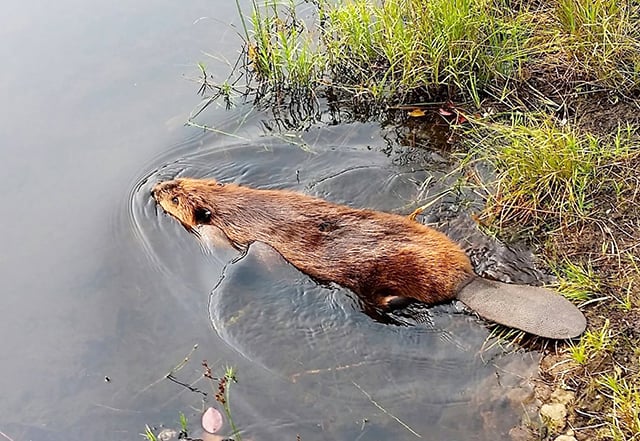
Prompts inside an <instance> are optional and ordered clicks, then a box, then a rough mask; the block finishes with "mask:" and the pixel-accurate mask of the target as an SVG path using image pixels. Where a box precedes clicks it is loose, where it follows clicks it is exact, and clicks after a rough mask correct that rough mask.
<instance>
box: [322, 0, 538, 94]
mask: <svg viewBox="0 0 640 441" xmlns="http://www.w3.org/2000/svg"><path fill="white" fill-rule="evenodd" d="M511 6H512V5H511V4H510V2H508V1H506V0H505V1H502V0H432V1H429V2H424V1H422V0H388V1H385V2H374V1H366V0H358V1H351V2H346V3H345V4H344V5H343V6H336V7H333V8H327V11H326V16H327V21H328V24H327V25H326V26H325V28H324V29H325V33H324V43H325V45H326V46H327V49H328V52H329V53H330V54H331V56H332V58H333V59H334V60H348V63H347V65H346V66H347V68H346V69H345V68H344V65H343V64H341V66H342V67H343V68H342V69H338V70H337V71H336V73H339V75H334V77H335V78H336V81H340V79H341V78H347V79H351V80H352V83H355V84H362V85H367V84H368V83H370V82H371V81H375V82H378V83H384V84H385V87H380V86H378V87H377V88H376V89H375V90H380V91H385V92H388V91H394V90H412V89H416V88H421V87H427V88H434V87H445V88H447V89H448V92H449V93H450V94H454V93H458V94H462V95H463V96H465V97H470V98H473V99H474V100H475V101H476V103H477V104H479V96H480V94H481V92H482V89H483V88H484V87H485V86H486V85H487V84H488V83H489V82H491V81H494V80H504V79H507V78H512V77H517V76H518V75H519V71H520V68H521V65H522V63H523V62H524V61H525V60H526V59H527V56H528V55H527V40H528V37H529V35H530V32H529V26H527V23H528V21H527V20H528V19H529V18H530V17H529V16H528V15H526V14H524V13H521V12H513V11H512V8H511ZM354 66H357V67H358V68H354ZM345 70H347V72H345Z"/></svg>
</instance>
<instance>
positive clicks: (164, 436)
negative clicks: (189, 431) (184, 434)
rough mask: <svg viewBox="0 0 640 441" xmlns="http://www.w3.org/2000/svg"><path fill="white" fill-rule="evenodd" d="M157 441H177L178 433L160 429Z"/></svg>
mask: <svg viewBox="0 0 640 441" xmlns="http://www.w3.org/2000/svg"><path fill="white" fill-rule="evenodd" d="M157 438H158V441H171V440H175V439H178V432H176V431H175V430H173V429H162V431H161V432H160V433H159V434H158V435H157Z"/></svg>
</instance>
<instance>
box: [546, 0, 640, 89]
mask: <svg viewBox="0 0 640 441" xmlns="http://www.w3.org/2000/svg"><path fill="white" fill-rule="evenodd" d="M554 12H555V17H556V19H557V21H558V23H559V30H560V32H561V36H560V44H562V47H563V50H564V51H566V52H567V55H568V57H570V59H571V60H572V61H573V62H574V63H576V64H577V65H578V68H579V69H580V71H581V72H582V74H583V75H584V76H585V77H587V78H589V77H591V78H593V80H596V81H598V82H599V83H600V84H601V85H604V86H606V87H608V88H611V89H613V90H617V91H621V92H623V93H629V92H631V91H635V90H637V89H638V86H639V85H640V29H639V27H638V22H639V20H640V8H639V6H638V3H637V2H636V1H634V0H559V1H558V2H557V6H556V10H555V11H554Z"/></svg>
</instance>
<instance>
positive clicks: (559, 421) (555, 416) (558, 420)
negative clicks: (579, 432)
mask: <svg viewBox="0 0 640 441" xmlns="http://www.w3.org/2000/svg"><path fill="white" fill-rule="evenodd" d="M540 416H541V417H542V420H543V421H545V422H547V423H548V424H549V425H550V426H552V427H553V428H554V429H557V430H560V429H562V428H563V427H564V425H565V418H566V417H567V407H566V406H565V405H564V404H562V403H551V404H543V405H542V407H541V408H540Z"/></svg>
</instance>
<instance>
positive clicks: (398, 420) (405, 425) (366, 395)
mask: <svg viewBox="0 0 640 441" xmlns="http://www.w3.org/2000/svg"><path fill="white" fill-rule="evenodd" d="M352 383H353V385H354V386H355V387H357V388H358V389H359V390H360V392H362V393H363V394H364V396H365V397H367V398H368V399H369V401H370V402H371V404H373V405H374V406H376V407H377V408H378V409H380V410H381V411H383V412H384V413H386V414H387V415H389V416H390V417H391V418H393V419H394V420H396V422H397V423H399V424H400V425H401V426H402V427H404V428H405V429H407V430H408V431H409V432H411V433H412V434H413V435H415V436H416V437H418V438H422V435H420V434H419V433H418V432H416V431H415V430H413V429H412V428H411V427H409V426H408V425H407V424H406V423H404V422H403V421H402V420H400V418H398V417H397V416H395V415H393V414H392V413H390V412H388V411H387V410H386V409H385V408H384V407H382V406H381V405H379V404H378V403H377V402H376V401H375V400H374V399H373V398H372V397H371V395H369V394H368V393H367V391H365V390H364V389H363V388H361V387H360V386H359V385H358V383H356V382H355V381H352Z"/></svg>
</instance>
